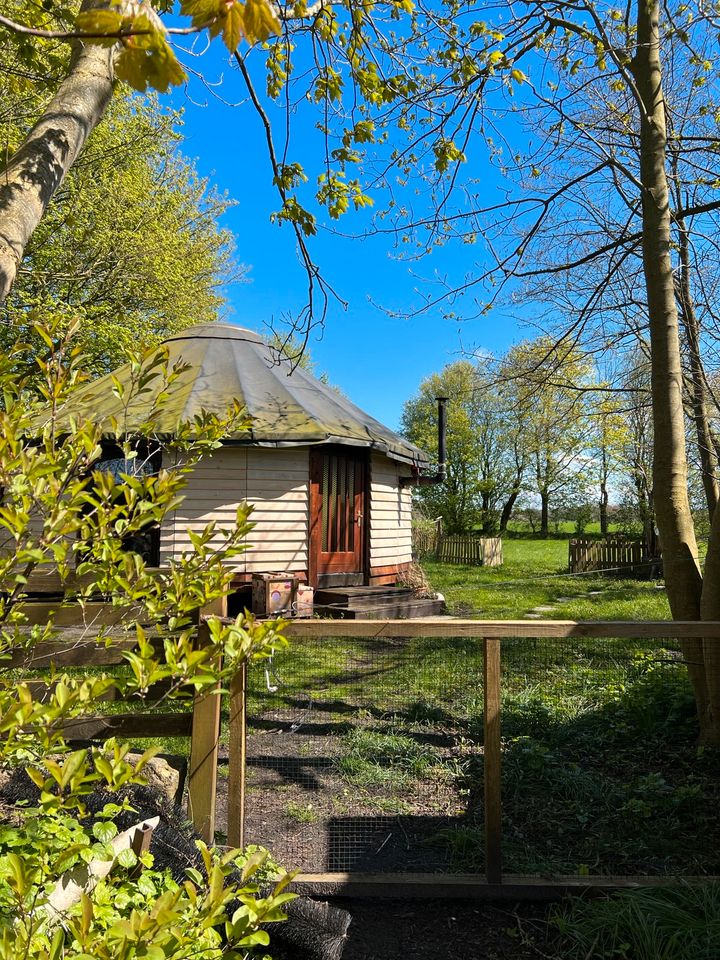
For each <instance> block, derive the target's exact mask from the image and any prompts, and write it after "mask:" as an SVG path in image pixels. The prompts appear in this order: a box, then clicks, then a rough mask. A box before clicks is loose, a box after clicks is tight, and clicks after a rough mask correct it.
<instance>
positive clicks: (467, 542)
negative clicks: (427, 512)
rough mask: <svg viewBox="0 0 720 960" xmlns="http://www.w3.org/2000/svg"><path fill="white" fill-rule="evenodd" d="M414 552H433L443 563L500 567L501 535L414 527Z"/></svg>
mask: <svg viewBox="0 0 720 960" xmlns="http://www.w3.org/2000/svg"><path fill="white" fill-rule="evenodd" d="M412 536H413V556H415V557H424V556H433V557H435V558H436V559H437V560H440V561H442V562H443V563H466V564H471V565H477V566H486V567H499V566H501V565H502V562H503V549H502V540H501V539H500V537H477V536H474V535H472V534H456V533H454V534H450V535H446V534H442V533H435V532H434V531H432V530H413V535H412Z"/></svg>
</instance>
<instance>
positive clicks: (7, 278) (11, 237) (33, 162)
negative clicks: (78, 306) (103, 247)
mask: <svg viewBox="0 0 720 960" xmlns="http://www.w3.org/2000/svg"><path fill="white" fill-rule="evenodd" d="M112 61H113V50H112V49H108V48H107V47H101V46H98V45H90V44H87V45H83V44H77V46H76V48H75V50H74V51H73V54H72V57H71V60H70V68H69V71H68V75H67V77H66V78H65V80H63V82H62V83H61V84H60V87H59V88H58V91H57V93H56V94H55V96H54V97H53V98H52V100H51V101H50V103H49V104H48V106H47V108H46V109H45V111H44V112H43V115H42V117H41V118H40V119H39V120H38V122H37V123H36V124H35V126H34V127H33V129H32V130H31V131H30V133H29V134H28V136H27V137H26V139H25V141H24V143H23V144H22V145H21V147H20V148H19V149H18V150H17V152H16V153H15V154H14V156H13V157H12V158H11V159H10V161H9V162H8V164H7V165H6V166H5V168H4V169H3V170H2V172H1V173H0V303H3V302H4V301H5V299H6V298H7V295H8V293H9V292H10V290H11V288H12V285H13V283H14V282H15V276H16V274H17V269H18V265H19V264H20V261H21V260H22V258H23V255H24V253H25V247H26V246H27V243H28V240H29V239H30V237H31V236H32V234H33V231H34V230H35V228H36V227H37V225H38V223H39V222H40V220H41V218H42V216H43V214H44V213H45V210H46V209H47V206H48V204H49V202H50V200H51V199H52V196H53V194H54V193H55V191H56V190H57V188H58V187H59V186H60V184H61V183H62V181H63V178H64V177H65V175H66V173H67V172H68V170H69V169H70V167H72V165H73V163H74V162H75V160H76V159H77V157H78V154H79V153H80V151H81V150H82V147H83V145H84V143H85V140H86V139H87V137H88V135H89V134H90V133H91V132H92V131H93V130H94V128H95V127H96V126H97V124H98V123H99V121H100V120H101V119H102V116H103V114H104V113H105V110H106V109H107V106H108V104H109V102H110V98H111V96H112V88H113V66H112Z"/></svg>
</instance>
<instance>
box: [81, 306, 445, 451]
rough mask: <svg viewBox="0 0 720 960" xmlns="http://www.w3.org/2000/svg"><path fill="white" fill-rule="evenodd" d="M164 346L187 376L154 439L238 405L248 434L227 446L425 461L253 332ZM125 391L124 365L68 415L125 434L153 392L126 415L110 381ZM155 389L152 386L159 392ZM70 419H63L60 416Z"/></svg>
mask: <svg viewBox="0 0 720 960" xmlns="http://www.w3.org/2000/svg"><path fill="white" fill-rule="evenodd" d="M165 344H166V346H167V349H168V353H169V362H170V365H171V366H172V365H173V364H174V363H176V362H182V363H184V364H186V365H187V369H186V370H185V371H184V372H182V373H181V374H180V376H179V377H178V378H177V379H176V380H175V381H174V382H173V383H172V384H171V385H170V386H169V388H168V398H167V400H166V401H164V402H163V403H162V404H161V405H160V406H161V409H160V411H159V414H158V415H157V416H155V417H154V421H155V428H156V431H157V433H158V434H160V435H167V436H170V435H172V434H173V433H174V431H175V429H176V427H177V425H178V423H180V422H182V421H187V420H192V418H193V417H195V416H196V415H197V414H199V413H200V412H201V411H202V410H206V411H208V412H211V413H216V414H219V415H224V414H225V413H226V412H227V409H228V406H229V405H230V404H231V403H232V402H233V401H234V400H237V401H239V403H240V404H241V405H242V406H244V408H245V410H246V411H247V413H248V415H249V417H250V418H251V426H250V429H248V430H243V431H240V432H238V433H236V434H233V435H231V436H229V437H228V438H227V442H229V443H243V444H245V443H247V444H252V445H256V446H283V447H284V446H301V445H308V444H324V443H339V444H349V445H351V446H360V447H370V448H372V449H374V450H379V451H381V452H383V453H386V454H387V455H388V456H390V457H392V458H393V459H395V460H400V461H402V462H405V463H411V464H414V465H417V466H424V465H426V464H427V463H428V457H427V454H425V453H424V452H423V451H422V450H420V449H418V448H417V447H415V446H414V445H413V444H411V443H409V442H408V441H407V440H405V439H404V438H403V437H401V436H399V434H397V433H395V432H394V431H392V430H390V429H388V428H387V427H385V426H384V425H383V424H382V423H380V422H379V421H378V420H375V419H374V418H373V417H371V416H369V415H368V414H367V413H365V412H364V411H362V410H361V409H360V408H359V407H356V406H355V404H354V403H351V402H350V401H349V400H348V399H346V398H345V397H344V396H343V395H342V394H340V393H337V392H336V391H335V390H333V389H332V387H329V386H327V384H325V383H322V382H321V381H320V380H318V379H317V378H316V377H313V376H311V375H310V374H309V373H307V372H306V371H305V370H302V369H301V368H299V367H297V368H296V369H295V370H294V371H293V372H292V373H289V369H290V366H289V364H288V363H286V362H278V360H277V356H276V353H275V352H274V351H273V350H272V349H271V348H270V347H269V346H268V345H267V344H266V343H265V341H264V340H263V339H262V337H260V336H259V335H258V334H257V333H255V332H254V331H253V330H245V329H243V328H242V327H237V326H235V325H233V324H228V323H205V324H200V325H198V326H195V327H190V328H188V329H187V330H182V331H181V332H180V333H177V334H175V335H174V336H172V337H169V338H168V339H167V340H166V341H165ZM112 378H115V380H119V381H120V382H121V383H124V384H129V383H130V367H129V365H125V366H122V367H120V368H119V369H118V370H116V371H115V372H114V373H112V374H108V375H107V376H104V377H101V378H99V379H98V380H95V381H93V382H92V383H90V384H88V385H87V386H85V387H82V388H81V389H80V390H79V391H77V392H76V393H75V395H74V397H73V401H72V412H75V413H77V414H81V415H84V416H92V417H93V418H94V419H97V420H98V421H100V422H102V423H106V424H107V425H108V431H109V430H110V424H111V420H112V418H113V417H115V418H118V419H122V422H123V425H124V426H125V430H126V431H127V432H132V429H133V426H137V425H139V424H140V423H143V422H146V421H147V419H148V415H149V413H150V411H151V409H152V406H153V404H154V400H155V397H154V391H152V390H151V391H149V392H147V393H145V394H143V395H141V396H140V397H138V398H137V399H136V400H134V401H133V403H132V404H131V406H130V408H129V409H128V410H127V411H126V410H125V409H124V405H123V403H122V401H121V400H120V399H119V398H118V397H117V396H116V394H115V392H113V379H112ZM159 388H160V385H159V384H158V389H159ZM67 413H68V414H69V413H70V411H67Z"/></svg>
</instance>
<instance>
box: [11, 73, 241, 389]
mask: <svg viewBox="0 0 720 960" xmlns="http://www.w3.org/2000/svg"><path fill="white" fill-rule="evenodd" d="M6 95H7V96H8V97H9V96H10V91H6ZM8 108H9V110H10V111H11V112H13V113H17V112H18V110H19V105H18V103H17V99H16V102H15V104H14V108H15V109H14V110H13V104H12V103H11V104H9V105H8ZM180 120H181V115H180V114H179V113H178V112H176V111H168V110H164V109H161V107H160V106H159V104H158V102H157V99H156V98H152V97H150V98H147V99H144V100H141V99H140V98H137V99H135V100H131V99H130V98H129V97H128V96H118V97H116V98H115V100H114V101H113V104H112V105H111V107H110V109H109V111H108V115H107V117H106V120H105V123H104V124H102V125H101V126H100V127H99V128H98V129H97V130H96V131H95V132H94V133H93V135H92V136H91V137H90V138H89V140H88V144H87V147H86V149H85V152H84V155H83V159H82V162H81V163H78V164H76V165H75V166H74V167H73V169H72V170H71V171H70V173H69V174H68V176H67V178H66V179H65V181H64V183H63V185H62V187H61V188H60V189H59V190H58V191H57V192H56V194H55V196H54V197H53V199H52V201H51V203H50V204H49V206H48V210H47V214H46V216H45V217H44V218H43V220H42V221H41V223H40V224H39V226H38V228H37V230H36V231H35V233H34V235H33V236H32V238H31V239H30V241H29V243H28V247H27V249H26V256H25V259H24V261H23V263H22V265H21V267H20V269H19V271H18V275H17V281H16V283H15V285H14V287H13V289H12V291H11V293H10V296H9V297H8V299H7V300H6V302H5V304H4V305H3V307H2V313H3V314H4V319H5V321H6V322H5V323H4V324H2V325H0V343H1V344H3V345H5V346H7V345H8V344H9V343H11V342H13V341H14V340H16V339H17V338H18V336H20V335H24V334H25V331H26V327H27V326H28V325H31V324H32V318H33V317H34V316H36V315H37V314H38V313H39V314H41V315H53V316H58V315H63V316H65V317H66V318H67V320H68V322H70V321H72V322H75V321H76V320H77V319H81V320H82V322H81V324H80V327H79V332H78V336H79V339H80V342H81V344H82V346H83V349H84V353H85V356H86V358H87V361H90V362H91V364H92V366H93V367H94V369H96V370H105V369H110V368H112V367H114V366H116V365H117V364H118V363H119V362H121V360H122V359H123V358H124V354H125V351H126V350H127V349H128V348H133V349H137V348H138V347H142V346H151V345H153V344H154V343H156V342H157V341H158V340H160V339H162V338H163V337H164V336H167V335H168V334H169V333H171V332H173V331H176V330H179V329H182V328H184V327H187V326H189V325H191V324H193V323H202V322H206V321H211V320H214V319H215V318H216V317H217V316H218V313H219V311H221V310H222V309H223V306H224V302H225V300H224V296H223V288H224V287H226V286H228V285H229V284H231V283H232V282H233V280H235V279H237V278H238V277H239V276H240V275H241V271H240V269H239V268H238V267H237V266H236V264H235V263H234V260H233V240H232V237H231V235H230V234H229V233H228V232H227V231H225V230H223V229H222V228H221V227H220V226H219V218H220V217H221V216H222V214H223V213H224V212H225V211H226V209H227V208H228V205H229V201H228V200H227V198H225V197H223V196H220V195H218V194H217V193H216V192H215V191H214V190H212V189H211V188H210V187H209V186H208V184H207V182H206V181H204V180H202V179H200V178H199V177H198V175H197V173H196V171H195V169H194V166H193V164H192V163H191V162H190V161H188V160H186V159H184V158H183V157H182V155H181V154H180V153H179V152H178V150H177V148H178V145H179V141H180V135H179V132H178V124H179V122H180ZM17 126H18V124H17V123H16V124H15V127H16V129H17Z"/></svg>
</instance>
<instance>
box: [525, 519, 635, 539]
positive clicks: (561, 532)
mask: <svg viewBox="0 0 720 960" xmlns="http://www.w3.org/2000/svg"><path fill="white" fill-rule="evenodd" d="M508 532H509V533H511V534H513V533H518V534H528V535H530V536H532V535H533V529H532V527H531V526H530V524H529V523H528V522H527V521H525V520H511V521H510V523H509V524H508ZM608 532H609V533H618V532H619V526H618V524H617V523H611V524H608ZM550 534H551V535H553V534H554V535H557V536H564V537H574V536H578V533H577V531H576V530H575V522H574V521H573V520H561V521H560V522H559V523H557V524H555V523H551V524H550ZM583 535H587V536H591V537H595V536H597V537H599V536H600V521H599V520H593V521H592V522H591V523H588V524H586V525H585V530H584V534H583Z"/></svg>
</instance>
